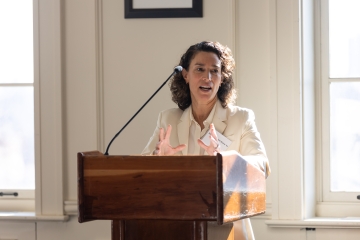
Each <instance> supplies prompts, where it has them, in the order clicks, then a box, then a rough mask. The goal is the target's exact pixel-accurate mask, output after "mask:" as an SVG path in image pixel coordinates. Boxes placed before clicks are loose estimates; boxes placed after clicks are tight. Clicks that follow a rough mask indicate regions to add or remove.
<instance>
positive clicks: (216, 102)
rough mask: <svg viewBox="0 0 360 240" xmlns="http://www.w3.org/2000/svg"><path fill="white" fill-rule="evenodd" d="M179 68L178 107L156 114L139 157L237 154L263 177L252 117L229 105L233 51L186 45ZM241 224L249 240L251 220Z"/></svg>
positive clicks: (265, 163)
mask: <svg viewBox="0 0 360 240" xmlns="http://www.w3.org/2000/svg"><path fill="white" fill-rule="evenodd" d="M179 65H180V66H182V67H183V70H182V72H179V73H177V74H176V75H175V76H174V77H173V79H172V80H171V82H170V89H171V93H172V100H173V101H174V102H175V103H176V104H177V105H178V107H179V108H173V109H168V110H165V111H163V112H161V113H160V114H159V118H158V122H157V126H156V129H155V131H154V134H153V136H152V137H151V138H150V141H149V143H148V144H147V146H146V147H145V149H144V150H143V152H142V154H144V155H145V154H146V155H150V154H152V155H174V154H177V155H189V154H195V155H204V154H205V155H216V154H217V153H218V152H220V151H226V150H235V151H237V152H238V153H239V154H240V155H242V157H244V158H245V159H246V160H247V161H250V162H252V163H253V164H254V165H255V166H257V167H258V168H259V169H261V170H262V171H264V173H265V176H267V175H268V174H269V173H270V168H269V164H268V160H267V157H266V152H265V148H264V146H263V144H262V141H261V139H260V134H259V132H258V131H257V128H256V125H255V122H254V119H255V116H254V113H253V112H252V111H251V110H249V109H245V108H240V107H238V106H234V105H233V102H234V101H235V98H236V92H235V89H234V81H233V78H232V74H233V71H234V68H235V61H234V59H233V57H232V53H231V50H230V49H229V48H228V47H226V46H222V45H221V44H220V43H218V42H200V43H197V44H195V45H192V46H190V48H189V49H188V50H187V51H186V52H185V53H184V54H183V56H182V57H181V59H180V63H179ZM207 131H209V132H210V134H209V137H208V139H206V138H207V137H205V135H206V133H207ZM206 136H207V135H206ZM205 141H207V142H209V143H208V144H205V143H204V142H205ZM224 142H227V144H224ZM241 223H242V224H243V225H242V229H243V235H244V238H243V239H253V233H252V230H251V225H250V221H249V219H245V220H242V221H241Z"/></svg>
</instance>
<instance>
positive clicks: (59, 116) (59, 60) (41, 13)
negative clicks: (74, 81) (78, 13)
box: [0, 0, 69, 221]
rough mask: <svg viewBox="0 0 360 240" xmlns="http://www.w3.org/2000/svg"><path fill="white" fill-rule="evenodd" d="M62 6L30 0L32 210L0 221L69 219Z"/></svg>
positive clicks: (51, 0) (58, 1)
mask: <svg viewBox="0 0 360 240" xmlns="http://www.w3.org/2000/svg"><path fill="white" fill-rule="evenodd" d="M63 4H64V2H63V0H33V6H34V8H33V11H34V98H35V99H34V101H35V105H34V111H35V209H34V211H32V212H31V214H30V215H29V213H22V212H15V213H16V214H15V215H11V214H8V213H5V214H2V213H1V212H0V218H1V219H9V220H10V219H12V220H22V221H23V220H26V221H37V220H46V221H66V220H67V219H68V218H69V216H67V215H66V214H65V205H66V202H64V189H63V188H64V187H63V185H64V181H63V179H64V176H63V172H64V170H63V169H64V163H63V162H64V149H63V145H64V143H63V141H64V133H63V131H64V127H63V124H64V114H63V105H64V103H63V83H62V82H63V81H62V79H63V75H64V73H63V72H64V70H63V65H64V64H63V51H64V47H63V41H64V40H63V34H62V27H63V14H64V13H63V7H64V5H63ZM13 204H15V201H13ZM0 211H1V210H0Z"/></svg>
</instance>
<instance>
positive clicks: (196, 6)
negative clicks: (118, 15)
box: [124, 0, 203, 18]
mask: <svg viewBox="0 0 360 240" xmlns="http://www.w3.org/2000/svg"><path fill="white" fill-rule="evenodd" d="M124 2H125V18H201V17H203V6H202V5H203V4H202V2H203V0H192V8H148V9H144V8H142V9H134V8H133V0H124Z"/></svg>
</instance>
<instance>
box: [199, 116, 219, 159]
mask: <svg viewBox="0 0 360 240" xmlns="http://www.w3.org/2000/svg"><path fill="white" fill-rule="evenodd" d="M198 144H199V145H200V147H202V148H203V149H204V150H205V151H206V152H207V153H208V154H209V155H210V156H216V154H217V153H218V152H220V145H219V140H218V137H217V135H216V131H215V127H214V124H213V123H212V124H210V144H209V146H207V145H205V143H203V142H202V141H201V140H200V139H198Z"/></svg>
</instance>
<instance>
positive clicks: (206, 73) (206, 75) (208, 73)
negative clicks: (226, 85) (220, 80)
mask: <svg viewBox="0 0 360 240" xmlns="http://www.w3.org/2000/svg"><path fill="white" fill-rule="evenodd" d="M203 78H204V79H205V80H209V81H211V72H210V71H208V72H205V73H204V76H203Z"/></svg>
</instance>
